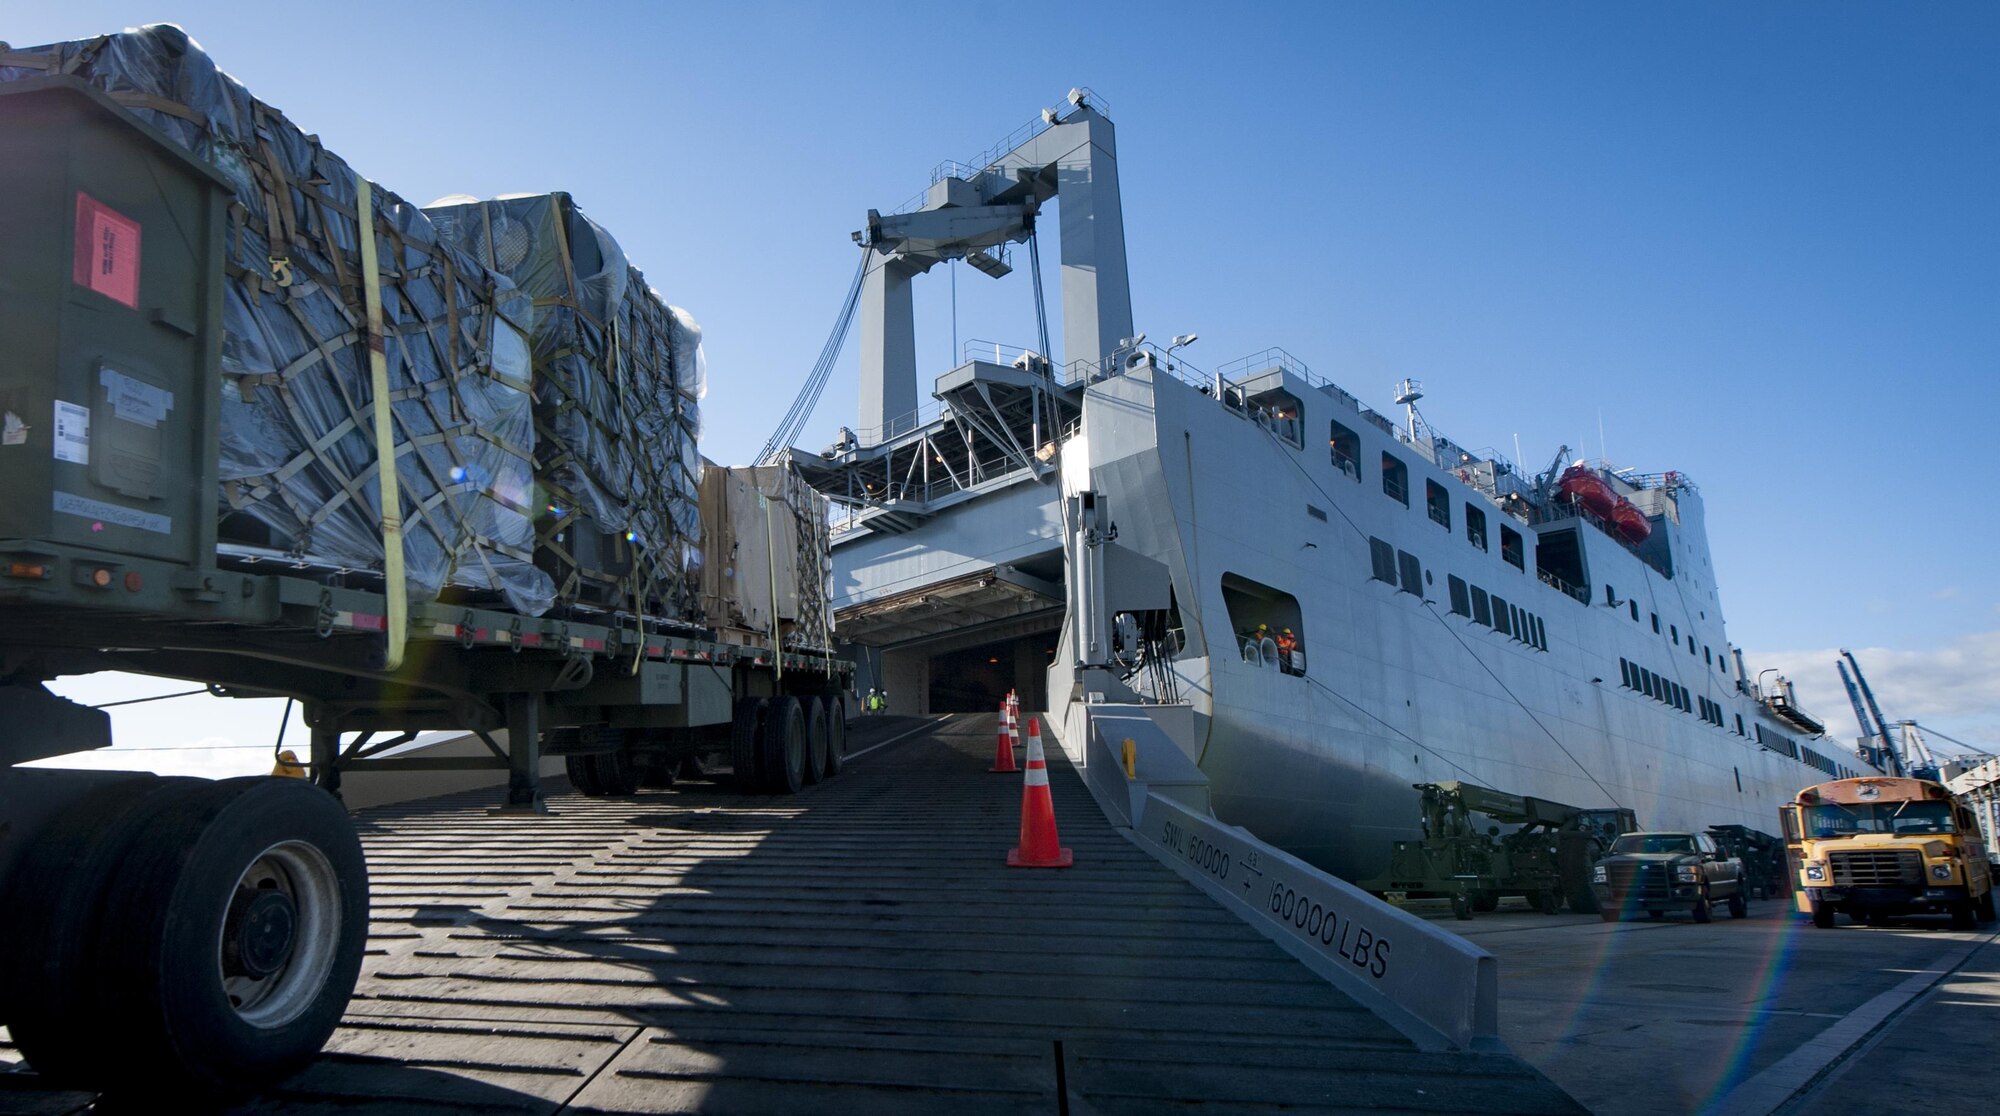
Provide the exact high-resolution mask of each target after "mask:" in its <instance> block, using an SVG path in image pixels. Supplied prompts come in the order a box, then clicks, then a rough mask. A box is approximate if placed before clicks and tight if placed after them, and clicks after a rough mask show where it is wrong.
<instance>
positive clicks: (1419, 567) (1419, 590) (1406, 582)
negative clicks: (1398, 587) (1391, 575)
mask: <svg viewBox="0 0 2000 1116" xmlns="http://www.w3.org/2000/svg"><path fill="white" fill-rule="evenodd" d="M1396 565H1397V570H1398V572H1400V573H1401V574H1402V575H1403V592H1405V593H1409V594H1411V595H1413V596H1418V597H1421V596H1423V595H1424V567H1423V563H1421V562H1419V561H1417V556H1416V555H1414V554H1411V553H1410V552H1409V551H1407V550H1399V551H1397V552H1396Z"/></svg>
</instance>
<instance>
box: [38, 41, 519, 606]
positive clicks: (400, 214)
mask: <svg viewBox="0 0 2000 1116" xmlns="http://www.w3.org/2000/svg"><path fill="white" fill-rule="evenodd" d="M45 73H66V74H71V75H74V76H76V77H78V78H81V79H83V80H84V81H87V82H89V83H91V84H92V85H95V86H97V87H98V88H100V89H103V90H105V91H106V92H107V93H109V94H111V96H112V97H113V98H115V99H116V100H118V101H120V102H122V103H123V104H125V105H127V106H128V107H130V108H132V109H133V110H134V111H135V112H136V113H137V114H138V115H139V116H140V117H141V118H143V119H144V120H145V121H146V122H147V123H149V124H152V125H153V126H155V127H156V128H158V129H160V130H161V131H162V132H163V133H165V134H166V135H167V136H168V137H169V138H171V139H172V140H174V141H175V142H177V143H179V144H181V145H182V146H183V147H185V148H187V149H188V150H189V151H190V152H192V153H193V154H194V155H195V156H196V157H198V158H201V159H204V160H206V161H207V162H208V163H210V164H211V165H213V166H215V167H216V168H217V169H218V170H220V171H221V172H222V173H223V174H224V175H225V176H226V177H227V178H228V179H229V180H230V181H231V182H233V183H234V184H235V191H234V193H235V201H234V204H233V205H232V206H231V207H230V227H229V229H228V232H227V244H228V252H229V259H228V263H227V267H228V271H229V274H228V276H227V277H226V279H227V281H226V283H225V292H226V296H225V297H226V304H225V305H224V307H223V312H222V313H223V329H224V338H223V354H222V369H221V372H222V384H221V385H220V391H221V399H222V405H221V463H220V464H221V469H220V476H221V478H222V485H221V491H220V492H219V493H218V494H217V496H218V504H219V508H218V511H219V514H221V515H222V516H223V519H222V529H221V537H222V540H223V544H224V546H225V549H226V550H228V551H230V552H231V553H234V554H237V555H238V556H245V555H255V554H257V553H259V552H277V554H279V555H282V556H284V557H286V558H288V559H290V560H293V561H298V562H304V563H309V564H316V565H321V566H326V567H330V568H334V569H352V570H380V569H382V568H383V566H384V562H383V554H384V537H385V536H384V524H383V518H382V509H381V507H380V503H379V488H378V483H379V482H378V479H377V477H376V473H375V466H376V460H377V454H376V449H375V443H374V440H373V438H372V437H371V434H370V432H371V430H372V427H373V422H374V418H373V415H374V410H373V400H374V392H373V389H372V387H371V383H370V370H369V358H368V345H367V339H366V336H365V334H366V323H367V312H366V309H365V300H364V289H365V286H366V283H365V277H364V275H363V273H362V265H361V255H360V249H361V241H360V238H359V236H358V231H359V224H358V204H357V202H358V192H357V177H356V175H355V173H354V171H353V170H352V169H351V168H350V167H348V165H347V164H346V163H345V162H344V161H343V160H341V158H340V157H339V156H337V155H335V154H333V153H332V152H330V151H328V150H326V149H325V148H324V147H322V146H320V143H319V141H318V139H317V138H315V137H313V136H309V135H307V134H305V133H304V132H302V131H300V130H299V129H298V128H297V127H296V126H294V125H293V124H292V123H291V122H290V121H289V120H287V119H286V118H285V117H284V115H283V114H282V113H280V112H278V111H277V110H276V109H273V108H271V107H270V106H268V105H266V104H264V103H263V102H261V101H258V100H257V99H256V98H254V97H252V96H251V95H250V93H249V91H248V90H246V89H245V88H244V87H243V86H242V85H241V84H240V83H239V82H237V81H236V80H235V79H233V78H231V77H229V76H228V75H227V74H224V73H223V72H222V71H221V70H220V69H218V68H217V67H216V65H215V63H214V62H212V61H210V60H209V58H208V56H207V55H206V54H204V53H203V52H202V50H201V48H200V47H199V46H198V45H196V44H195V43H194V42H193V41H192V40H191V39H189V38H188V36H187V34H186V33H185V32H183V31H181V30H180V29H179V28H177V27H172V26H167V25H156V26H152V27H146V28H142V29H140V30H137V31H128V32H125V33H123V34H118V35H107V36H102V37H99V38H95V39H88V40H82V41H77V42H69V43H58V44H53V45H49V46H42V47H30V48H25V49H6V48H4V47H0V81H13V80H20V79H24V78H32V77H37V76H40V75H42V74H45ZM372 193H373V196H374V204H373V206H372V209H371V213H372V224H373V227H374V233H375V237H376V242H377V249H378V253H379V264H378V275H377V278H378V280H379V289H380V300H381V304H382V313H383V316H384V330H383V334H384V336H383V337H382V344H383V349H384V353H385V356H386V358H387V363H388V369H389V389H390V398H391V400H392V404H391V414H392V420H393V422H392V425H393V443H394V448H395V458H396V476H397V479H398V481H399V484H400V487H401V505H402V506H401V509H400V510H401V513H402V520H403V531H404V535H403V552H404V560H405V569H406V581H407V584H408V587H409V592H410V595H411V597H412V598H413V599H416V600H429V599H432V598H434V597H436V596H437V595H438V594H439V592H440V591H441V590H443V589H444V588H445V587H446V586H447V585H450V586H458V587H462V588H465V589H470V590H473V591H476V592H484V593H499V594H503V595H504V596H505V598H506V600H507V601H508V603H509V604H510V605H511V606H512V607H513V608H515V609H517V610H519V611H521V612H525V613H529V614H540V613H542V612H545V611H547V609H548V608H549V607H550V606H551V604H552V603H553V600H554V589H555V587H554V584H553V583H552V581H551V579H550V577H549V575H548V574H546V573H544V572H542V571H541V570H539V569H537V568H536V566H535V564H534V544H535V531H534V524H533V522H532V520H531V516H530V510H529V509H530V507H531V501H532V500H533V493H534V476H533V453H534V447H535V431H534V426H533V420H532V415H531V409H530V402H529V395H528V390H529V376H530V358H529V352H528V346H527V341H526V333H527V330H528V329H529V328H530V326H531V319H532V315H533V307H532V306H531V305H530V301H529V299H528V298H527V297H526V296H525V295H524V294H523V293H522V292H520V291H518V290H516V289H515V288H514V286H513V284H512V283H511V282H509V281H508V280H507V279H506V278H505V277H504V276H501V275H497V274H495V273H494V272H492V271H490V270H488V269H487V268H484V267H482V266H480V265H479V264H478V263H477V262H475V261H473V260H472V259H471V258H470V257H467V256H465V255H462V254H461V253H459V252H458V251H456V250H454V249H452V248H450V247H448V246H446V245H445V244H443V243H442V242H441V241H440V238H439V236H438V234H437V231H436V229H435V228H434V227H433V225H432V223H431V221H430V219H429V218H428V217H426V216H425V215H424V213H423V211H422V210H420V209H418V208H417V207H416V206H414V205H411V204H410V203H408V202H406V201H404V200H403V199H402V198H400V197H398V196H396V195H395V194H393V193H391V192H389V191H387V190H383V189H380V188H379V187H375V188H373V189H372Z"/></svg>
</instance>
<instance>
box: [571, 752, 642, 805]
mask: <svg viewBox="0 0 2000 1116" xmlns="http://www.w3.org/2000/svg"><path fill="white" fill-rule="evenodd" d="M584 758H585V759H588V760H591V761H593V762H595V763H596V765H597V785H598V786H599V787H600V788H602V789H601V790H600V791H599V793H600V794H602V795H604V796H605V797H607V798H630V797H631V796H633V795H635V794H638V793H639V765H638V763H637V762H636V761H634V759H633V758H632V752H631V751H630V749H627V748H625V747H624V746H623V745H620V746H619V748H618V749H617V750H616V751H611V752H600V753H598V754H597V755H594V756H586V757H584Z"/></svg>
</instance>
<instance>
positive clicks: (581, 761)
mask: <svg viewBox="0 0 2000 1116" xmlns="http://www.w3.org/2000/svg"><path fill="white" fill-rule="evenodd" d="M596 758H597V757H596V756H564V757H563V767H564V768H566V769H567V770H568V771H569V785H570V786H571V787H573V788H575V789H576V792H577V793H578V794H582V795H587V796H589V797H591V798H600V797H602V796H603V795H604V787H603V786H602V785H601V784H600V783H598V781H597V765H596V764H594V763H592V762H590V761H591V760H594V759H596Z"/></svg>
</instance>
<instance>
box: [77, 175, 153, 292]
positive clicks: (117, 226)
mask: <svg viewBox="0 0 2000 1116" xmlns="http://www.w3.org/2000/svg"><path fill="white" fill-rule="evenodd" d="M72 277H73V278H74V279H75V280H76V281H77V283H78V284H79V285H81V286H85V287H89V288H90V289H91V290H93V291H96V292H97V293H98V294H101V295H103V296H105V297H106V298H115V299H117V300H118V301H119V302H122V303H124V304H125V305H127V306H130V307H131V308H132V309H134V310H137V309H138V308H139V222H137V221H134V220H133V219H131V218H130V217H127V216H125V215H124V214H123V213H120V212H118V211H117V210H115V209H113V208H111V207H110V206H108V205H105V204H104V203H103V202H101V201H98V200H97V199H96V198H93V197H91V196H90V195H89V194H85V193H82V192H78V193H77V195H76V267H75V270H74V271H73V272H72Z"/></svg>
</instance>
